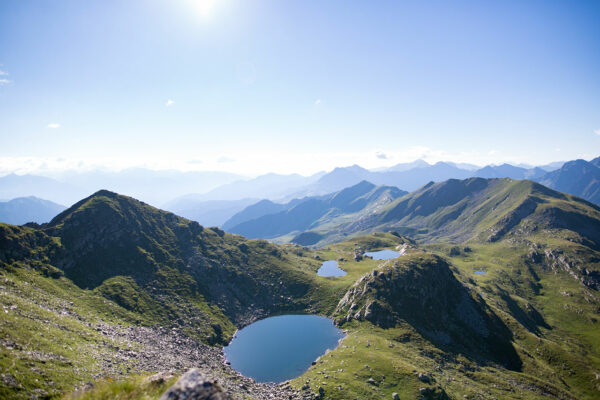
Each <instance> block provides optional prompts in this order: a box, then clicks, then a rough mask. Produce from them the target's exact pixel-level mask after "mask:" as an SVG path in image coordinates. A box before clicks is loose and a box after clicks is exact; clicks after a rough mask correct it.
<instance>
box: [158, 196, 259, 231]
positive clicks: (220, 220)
mask: <svg viewBox="0 0 600 400" xmlns="http://www.w3.org/2000/svg"><path fill="white" fill-rule="evenodd" d="M258 201H259V199H241V200H202V199H198V195H187V196H182V197H178V198H177V199H175V200H173V201H170V202H168V203H167V204H165V205H164V206H163V208H164V209H165V210H167V211H171V212H172V213H174V214H177V215H179V216H181V217H185V218H188V219H191V220H192V221H196V222H198V223H200V224H202V225H204V226H222V225H223V224H224V223H225V221H227V220H228V219H230V218H231V216H233V215H234V214H236V213H238V212H240V211H242V210H244V209H246V207H248V206H250V205H252V204H254V203H256V202H258ZM265 201H268V200H265Z"/></svg>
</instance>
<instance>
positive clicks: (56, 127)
mask: <svg viewBox="0 0 600 400" xmlns="http://www.w3.org/2000/svg"><path fill="white" fill-rule="evenodd" d="M48 128H50V129H58V128H60V124H57V123H55V122H53V123H51V124H48Z"/></svg>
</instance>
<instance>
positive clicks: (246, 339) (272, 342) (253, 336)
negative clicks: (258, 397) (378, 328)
mask: <svg viewBox="0 0 600 400" xmlns="http://www.w3.org/2000/svg"><path fill="white" fill-rule="evenodd" d="M344 336H345V335H344V333H343V332H342V331H341V330H340V329H338V328H336V327H335V326H334V325H333V322H332V321H331V320H330V319H329V318H325V317H321V316H318V315H281V316H277V317H270V318H266V319H263V320H260V321H257V322H255V323H253V324H251V325H248V326H247V327H245V328H243V329H241V330H239V331H238V332H237V333H236V335H235V337H234V339H233V340H232V341H231V343H230V344H229V346H227V347H225V348H224V349H223V351H224V353H225V358H226V359H227V361H229V362H230V363H231V367H232V368H233V369H235V370H236V371H238V372H240V373H241V374H242V375H244V376H247V377H250V378H253V379H254V380H256V381H257V382H277V383H279V382H283V381H285V380H288V379H292V378H296V377H298V376H300V375H302V373H303V372H304V371H306V370H307V369H308V367H310V365H311V363H312V362H313V361H314V360H316V359H317V358H318V357H320V356H321V355H323V354H325V352H326V351H327V350H328V349H334V348H336V347H337V345H338V342H339V341H340V339H342V338H343V337H344Z"/></svg>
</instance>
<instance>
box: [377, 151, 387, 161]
mask: <svg viewBox="0 0 600 400" xmlns="http://www.w3.org/2000/svg"><path fill="white" fill-rule="evenodd" d="M375 157H377V158H379V159H380V160H387V158H388V156H387V154H385V153H381V152H377V153H376V154H375Z"/></svg>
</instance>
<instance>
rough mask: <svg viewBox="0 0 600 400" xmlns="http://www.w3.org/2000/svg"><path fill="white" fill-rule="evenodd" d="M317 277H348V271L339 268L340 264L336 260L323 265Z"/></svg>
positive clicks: (325, 262)
mask: <svg viewBox="0 0 600 400" xmlns="http://www.w3.org/2000/svg"><path fill="white" fill-rule="evenodd" d="M317 275H319V276H326V277H330V276H344V275H346V271H344V270H343V269H341V268H340V267H338V263H337V261H335V260H329V261H324V262H323V264H321V268H319V270H318V271H317Z"/></svg>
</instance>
